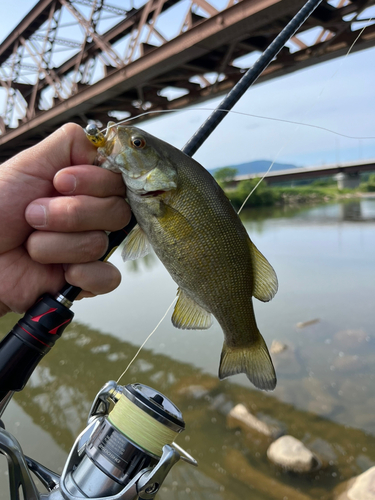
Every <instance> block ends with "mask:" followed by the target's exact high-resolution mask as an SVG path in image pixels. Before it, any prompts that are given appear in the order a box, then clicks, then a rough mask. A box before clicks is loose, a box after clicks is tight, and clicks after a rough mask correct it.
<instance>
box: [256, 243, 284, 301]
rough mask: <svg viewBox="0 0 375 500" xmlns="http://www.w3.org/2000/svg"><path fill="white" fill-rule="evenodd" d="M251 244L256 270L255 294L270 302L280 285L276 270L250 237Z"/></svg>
mask: <svg viewBox="0 0 375 500" xmlns="http://www.w3.org/2000/svg"><path fill="white" fill-rule="evenodd" d="M249 246H250V252H251V255H252V261H253V272H254V290H253V296H254V297H255V298H256V299H258V300H261V301H262V302H268V301H269V300H271V299H273V297H274V296H275V294H276V292H277V289H278V286H279V285H278V281H277V276H276V273H275V270H274V268H273V267H272V266H271V264H270V263H269V262H268V260H267V259H266V258H265V257H264V255H263V254H261V253H260V252H259V250H258V249H257V247H256V246H255V245H254V243H253V242H252V241H251V240H250V239H249Z"/></svg>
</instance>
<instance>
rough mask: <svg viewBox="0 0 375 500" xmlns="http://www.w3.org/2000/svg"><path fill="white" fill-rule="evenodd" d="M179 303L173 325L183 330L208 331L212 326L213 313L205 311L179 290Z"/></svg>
mask: <svg viewBox="0 0 375 500" xmlns="http://www.w3.org/2000/svg"><path fill="white" fill-rule="evenodd" d="M177 296H178V299H177V303H176V305H175V308H174V311H173V315H172V323H173V326H175V327H176V328H181V329H182V330H206V329H207V328H210V326H211V325H212V316H211V313H209V312H208V311H206V309H203V307H201V306H200V305H198V304H197V303H196V302H195V301H194V300H193V299H191V298H190V297H188V295H186V293H185V292H184V291H183V290H181V288H179V289H178V290H177Z"/></svg>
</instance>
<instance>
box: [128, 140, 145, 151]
mask: <svg viewBox="0 0 375 500" xmlns="http://www.w3.org/2000/svg"><path fill="white" fill-rule="evenodd" d="M131 142H132V145H133V146H134V147H135V148H137V149H143V148H144V147H145V146H146V141H145V140H144V139H143V137H134V139H132V141H131Z"/></svg>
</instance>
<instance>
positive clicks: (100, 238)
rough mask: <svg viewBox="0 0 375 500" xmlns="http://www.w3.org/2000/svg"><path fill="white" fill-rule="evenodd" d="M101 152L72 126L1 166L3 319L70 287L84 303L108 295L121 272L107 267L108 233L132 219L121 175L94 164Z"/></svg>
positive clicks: (0, 300)
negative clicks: (79, 289) (75, 287)
mask: <svg viewBox="0 0 375 500" xmlns="http://www.w3.org/2000/svg"><path fill="white" fill-rule="evenodd" d="M95 155H96V149H95V148H94V147H93V146H92V145H91V144H90V143H89V141H88V140H87V139H86V137H85V133H84V131H83V130H82V129H81V127H79V126H78V125H75V124H73V123H69V124H67V125H64V126H63V127H61V128H60V129H58V130H57V131H56V132H55V133H53V134H52V135H51V136H49V137H47V139H45V140H44V141H42V142H41V143H39V144H37V145H36V146H34V147H32V148H30V149H27V150H25V151H23V152H22V153H20V154H18V155H17V156H15V157H13V158H11V159H10V160H8V161H7V162H5V163H3V164H2V165H1V167H0V234H1V240H0V276H1V279H0V316H2V315H4V314H5V313H7V312H9V311H15V312H18V313H22V312H25V311H26V310H27V309H28V308H29V307H30V306H31V305H32V304H33V303H34V302H35V301H36V300H37V298H38V297H40V296H41V295H42V294H43V293H46V292H49V293H51V294H55V293H57V292H58V291H59V289H60V288H61V287H62V286H63V284H64V282H65V281H68V283H70V284H71V285H74V286H78V287H80V288H82V290H83V291H82V292H81V294H80V296H79V298H82V297H84V296H86V297H87V296H95V295H98V294H102V293H107V292H110V291H111V290H113V289H114V288H116V287H117V286H118V285H119V283H120V281H121V275H120V273H119V271H118V270H117V269H116V268H115V267H114V266H113V265H112V264H110V263H106V262H100V261H98V259H99V258H100V257H102V256H103V254H104V253H105V251H106V249H107V246H108V238H107V235H106V234H105V231H116V230H118V229H121V228H123V227H124V226H125V225H126V224H127V223H128V222H129V220H130V215H131V214H130V208H129V206H128V204H127V203H126V202H125V200H124V196H125V186H124V183H123V181H122V178H121V176H120V175H119V174H114V173H113V172H110V171H108V170H104V169H101V168H99V167H95V166H93V165H92V163H93V162H94V159H95Z"/></svg>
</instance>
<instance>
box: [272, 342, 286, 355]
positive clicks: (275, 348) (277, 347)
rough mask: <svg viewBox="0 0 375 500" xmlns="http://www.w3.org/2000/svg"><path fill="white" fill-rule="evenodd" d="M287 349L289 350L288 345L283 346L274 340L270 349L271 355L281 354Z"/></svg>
mask: <svg viewBox="0 0 375 500" xmlns="http://www.w3.org/2000/svg"><path fill="white" fill-rule="evenodd" d="M286 349H288V346H287V345H286V344H283V343H282V342H279V341H278V340H273V341H272V344H271V347H270V353H271V354H279V353H280V352H283V351H285V350H286Z"/></svg>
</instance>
